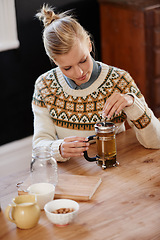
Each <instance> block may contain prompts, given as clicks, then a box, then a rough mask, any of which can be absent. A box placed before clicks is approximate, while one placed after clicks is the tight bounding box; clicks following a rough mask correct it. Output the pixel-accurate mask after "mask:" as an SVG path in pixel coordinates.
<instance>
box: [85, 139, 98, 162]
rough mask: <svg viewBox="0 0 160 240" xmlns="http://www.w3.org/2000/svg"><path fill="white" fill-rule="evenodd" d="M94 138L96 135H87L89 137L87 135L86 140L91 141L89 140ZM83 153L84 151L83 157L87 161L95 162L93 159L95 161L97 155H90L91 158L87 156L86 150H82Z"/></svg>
mask: <svg viewBox="0 0 160 240" xmlns="http://www.w3.org/2000/svg"><path fill="white" fill-rule="evenodd" d="M95 139H96V135H92V136H89V137H88V142H89V141H91V140H95ZM83 153H84V158H85V159H86V160H87V161H88V162H95V161H97V157H92V158H90V157H89V156H88V153H87V151H84V152H83Z"/></svg>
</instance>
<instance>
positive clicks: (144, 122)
mask: <svg viewBox="0 0 160 240" xmlns="http://www.w3.org/2000/svg"><path fill="white" fill-rule="evenodd" d="M131 122H132V123H133V124H134V125H135V126H136V128H138V129H142V128H145V127H147V126H148V124H149V123H150V122H151V118H150V117H149V116H148V115H147V113H146V112H145V113H144V114H143V115H142V116H141V117H140V118H138V119H137V120H135V121H131Z"/></svg>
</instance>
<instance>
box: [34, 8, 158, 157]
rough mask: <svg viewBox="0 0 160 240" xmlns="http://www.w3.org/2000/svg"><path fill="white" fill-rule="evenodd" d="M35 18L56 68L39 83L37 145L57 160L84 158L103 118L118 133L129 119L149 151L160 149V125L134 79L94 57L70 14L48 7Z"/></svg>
mask: <svg viewBox="0 0 160 240" xmlns="http://www.w3.org/2000/svg"><path fill="white" fill-rule="evenodd" d="M36 16H37V17H38V18H39V19H40V20H42V21H43V23H44V31H43V41H44V47H45V51H46V53H47V55H48V56H49V58H50V59H51V60H52V61H53V62H54V63H55V64H56V65H57V67H56V68H54V69H51V70H50V71H48V72H46V73H44V74H42V75H41V76H40V77H39V78H38V79H37V81H36V83H35V91H34V95H33V101H32V108H33V113H34V136H33V147H37V146H50V147H51V148H52V149H53V150H54V157H55V159H56V160H57V161H66V160H68V159H69V158H70V157H75V156H79V155H83V152H84V151H85V150H87V149H88V146H89V143H88V139H87V136H89V135H93V134H94V125H95V123H96V122H97V121H100V120H101V114H102V115H103V116H104V117H107V118H109V119H110V121H112V122H114V123H116V125H117V127H118V130H117V132H118V133H119V132H122V131H125V125H124V123H125V121H126V120H127V121H128V123H129V125H130V126H131V127H133V129H134V131H135V134H136V136H137V139H138V141H139V142H140V143H141V144H142V145H143V146H144V147H146V148H160V122H159V121H158V119H157V118H156V117H155V116H154V114H153V112H152V111H151V109H149V108H148V106H147V104H146V102H145V99H144V97H143V96H142V94H141V92H140V91H139V89H138V88H137V86H136V84H135V82H134V81H133V79H132V78H131V76H130V75H129V74H128V73H127V72H126V71H124V70H122V69H118V68H115V67H111V66H108V65H106V64H104V63H101V62H96V61H95V60H94V59H93V58H92V57H91V52H92V48H93V43H92V41H91V37H90V34H89V33H88V32H87V31H86V30H85V29H84V28H83V27H82V26H81V25H80V24H79V23H78V22H77V21H76V20H75V19H74V18H73V17H72V16H71V15H68V14H67V13H61V14H55V13H54V10H53V9H52V8H51V7H48V6H47V5H44V6H43V7H42V9H41V11H40V12H39V13H37V14H36Z"/></svg>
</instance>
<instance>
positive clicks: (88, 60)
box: [55, 38, 93, 86]
mask: <svg viewBox="0 0 160 240" xmlns="http://www.w3.org/2000/svg"><path fill="white" fill-rule="evenodd" d="M91 51H92V45H91V42H90V41H80V39H78V38H77V40H76V43H75V44H74V46H73V47H72V49H71V50H70V51H69V52H68V53H66V54H61V55H56V56H55V63H56V65H57V66H58V67H59V68H60V69H61V71H62V73H63V74H64V75H65V76H66V77H68V78H70V79H72V80H73V81H74V82H75V83H76V84H77V85H78V86H80V85H81V84H82V83H86V82H88V80H89V79H90V77H91V74H92V69H93V61H92V57H91V55H90V52H91Z"/></svg>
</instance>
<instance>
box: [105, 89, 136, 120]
mask: <svg viewBox="0 0 160 240" xmlns="http://www.w3.org/2000/svg"><path fill="white" fill-rule="evenodd" d="M133 102H134V98H133V97H132V96H131V95H128V94H121V93H113V94H112V95H111V96H110V97H109V98H108V99H107V101H106V103H105V105H104V108H103V113H102V115H103V116H104V117H107V118H111V117H112V116H113V114H114V113H115V114H118V113H119V112H120V111H121V110H122V109H123V108H124V107H129V106H131V105H132V104H133Z"/></svg>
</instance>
